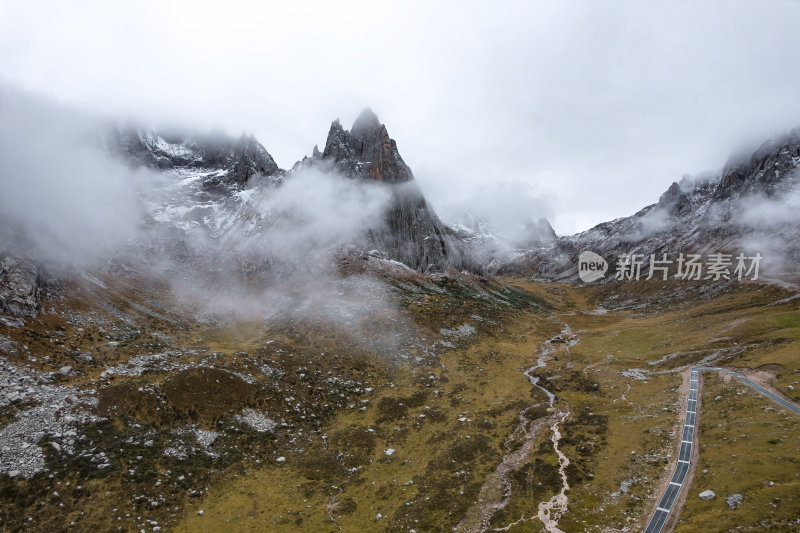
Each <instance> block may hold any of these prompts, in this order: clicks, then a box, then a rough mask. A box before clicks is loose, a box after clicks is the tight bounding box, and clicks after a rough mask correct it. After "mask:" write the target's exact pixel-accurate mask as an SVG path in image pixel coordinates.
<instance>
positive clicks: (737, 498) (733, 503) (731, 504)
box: [726, 492, 744, 509]
mask: <svg viewBox="0 0 800 533" xmlns="http://www.w3.org/2000/svg"><path fill="white" fill-rule="evenodd" d="M743 500H744V496H743V495H742V494H740V493H738V492H737V493H736V494H731V495H729V496H728V498H727V499H726V502H727V503H728V509H736V508H737V507H739V505H740V504H741V503H742V501H743Z"/></svg>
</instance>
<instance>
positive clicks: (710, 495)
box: [699, 490, 717, 500]
mask: <svg viewBox="0 0 800 533" xmlns="http://www.w3.org/2000/svg"><path fill="white" fill-rule="evenodd" d="M699 497H700V499H701V500H713V499H714V498H716V497H717V494H716V493H715V492H714V491H713V490H704V491H703V492H701V493H700V494H699Z"/></svg>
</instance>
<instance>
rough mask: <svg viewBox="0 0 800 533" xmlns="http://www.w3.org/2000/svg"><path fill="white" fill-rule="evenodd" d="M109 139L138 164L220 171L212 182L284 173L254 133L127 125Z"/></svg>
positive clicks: (240, 182)
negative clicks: (205, 132) (173, 130)
mask: <svg viewBox="0 0 800 533" xmlns="http://www.w3.org/2000/svg"><path fill="white" fill-rule="evenodd" d="M108 139H109V140H108V144H109V148H110V149H111V151H112V152H114V153H118V154H120V155H122V156H123V157H124V158H125V159H126V160H127V161H129V162H130V163H132V164H134V165H137V166H147V167H150V168H155V169H159V170H167V169H171V168H189V169H198V170H209V171H211V170H218V171H220V172H219V173H218V174H217V175H216V176H213V177H212V178H211V180H212V185H214V184H231V185H235V186H238V187H244V186H245V185H247V182H248V180H250V179H251V178H253V177H254V176H262V177H269V176H277V177H279V176H281V175H282V174H283V171H282V170H281V169H280V168H279V167H278V165H277V163H275V160H274V159H273V158H272V156H271V155H270V154H269V152H267V150H266V149H265V148H264V147H263V146H262V145H261V144H260V143H259V142H258V141H257V140H256V139H255V137H254V136H253V135H244V134H243V135H242V136H241V137H240V138H239V139H234V138H232V137H228V136H227V135H224V134H209V135H194V136H188V135H183V134H169V133H160V132H155V131H152V130H143V129H133V128H127V129H117V130H114V131H112V132H111V134H110V135H109V136H108Z"/></svg>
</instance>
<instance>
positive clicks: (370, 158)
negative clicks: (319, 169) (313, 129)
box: [322, 108, 414, 183]
mask: <svg viewBox="0 0 800 533" xmlns="http://www.w3.org/2000/svg"><path fill="white" fill-rule="evenodd" d="M322 159H323V160H328V161H331V162H332V164H333V167H334V168H335V169H336V170H337V171H339V172H341V173H343V174H345V175H347V176H350V177H358V178H362V179H369V178H371V179H376V180H378V181H385V182H387V183H401V182H406V181H411V180H413V179H414V174H413V173H412V172H411V169H410V168H408V165H406V163H405V161H403V158H402V157H400V152H398V150H397V143H395V141H394V139H392V138H391V137H389V133H388V132H387V130H386V126H384V125H383V124H381V122H380V121H379V120H378V117H377V116H376V115H375V113H373V112H372V110H371V109H369V108H367V109H365V110H364V111H362V112H361V114H360V115H359V116H358V118H357V119H356V121H355V122H354V123H353V127H352V128H350V131H347V130H345V129H344V128H343V127H342V125H341V123H340V122H339V120H338V119H337V120H335V121H333V123H332V124H331V128H330V130H329V132H328V140H327V141H326V143H325V150H324V151H323V152H322Z"/></svg>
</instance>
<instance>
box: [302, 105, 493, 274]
mask: <svg viewBox="0 0 800 533" xmlns="http://www.w3.org/2000/svg"><path fill="white" fill-rule="evenodd" d="M306 162H307V163H308V162H311V163H312V164H318V165H319V166H320V167H321V168H323V169H333V170H335V171H337V172H339V173H341V174H343V175H345V176H348V177H350V178H353V179H360V180H370V181H379V182H382V183H385V184H386V185H387V186H388V187H391V192H392V200H391V206H390V208H389V209H388V211H387V213H386V216H385V219H384V224H383V225H381V226H379V227H375V228H365V229H366V230H367V233H368V238H369V241H370V246H373V247H374V248H377V249H378V250H380V251H382V252H385V253H386V254H387V255H388V256H389V257H390V258H391V259H394V260H396V261H400V262H401V263H404V264H406V265H408V266H409V267H411V268H413V269H415V270H419V271H422V272H441V271H444V270H446V269H448V268H454V269H456V270H459V271H461V270H466V271H469V272H472V273H476V274H480V273H482V267H481V265H480V264H479V263H478V262H477V261H476V260H475V259H474V258H473V257H472V255H471V254H470V253H469V251H468V250H467V248H466V246H464V243H463V242H461V240H460V239H459V238H458V236H457V235H456V234H455V232H454V231H453V230H452V229H450V228H449V227H447V226H446V225H445V224H443V223H442V221H441V220H439V217H438V216H436V213H434V211H433V209H431V207H430V206H429V205H428V202H427V201H426V200H425V197H424V196H423V194H422V192H421V191H420V189H419V187H418V186H417V184H416V182H415V181H414V175H413V173H412V172H411V169H410V168H409V167H408V165H406V163H405V161H403V158H402V157H401V156H400V153H399V151H398V149H397V143H396V142H395V141H394V140H393V139H392V138H390V137H389V134H388V132H387V130H386V126H384V125H383V124H381V123H380V121H379V120H378V117H377V116H375V114H374V113H373V112H372V111H371V110H369V109H367V110H365V111H364V112H362V113H361V115H360V116H359V117H358V119H356V121H355V122H354V123H353V127H352V128H351V129H350V130H349V131H347V130H345V129H344V128H343V127H342V125H341V124H340V123H339V121H338V120H337V121H335V122H333V124H331V128H330V130H329V132H328V139H327V142H326V143H325V149H324V150H323V151H322V154H321V156H319V158H318V159H315V158H314V156H312V158H311V159H306Z"/></svg>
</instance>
